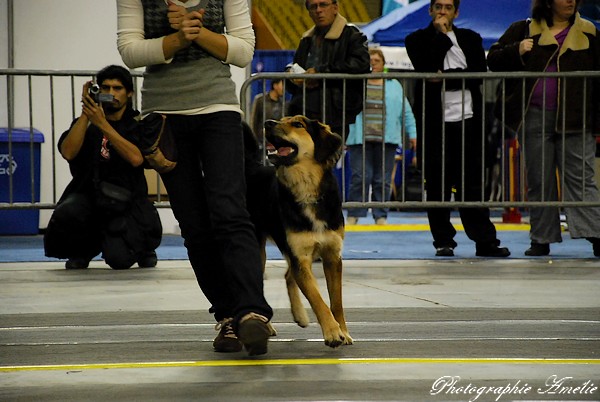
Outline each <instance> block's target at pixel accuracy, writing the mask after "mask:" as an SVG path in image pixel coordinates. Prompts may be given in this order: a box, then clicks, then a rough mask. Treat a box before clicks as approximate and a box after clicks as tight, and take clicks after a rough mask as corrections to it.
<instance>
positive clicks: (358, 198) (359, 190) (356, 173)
mask: <svg viewBox="0 0 600 402" xmlns="http://www.w3.org/2000/svg"><path fill="white" fill-rule="evenodd" d="M348 152H349V153H350V158H349V160H350V171H351V172H352V178H351V179H350V189H349V192H348V201H355V202H366V201H368V194H369V183H368V182H367V181H366V177H367V176H366V174H363V146H362V144H360V145H350V146H348ZM367 155H368V151H367V150H366V149H365V159H364V161H365V163H367V162H366V160H367V159H366V158H367ZM365 170H367V167H366V166H365ZM365 173H366V172H365ZM363 189H364V193H363ZM363 194H364V197H363ZM365 216H367V208H350V209H348V217H352V218H364V217H365Z"/></svg>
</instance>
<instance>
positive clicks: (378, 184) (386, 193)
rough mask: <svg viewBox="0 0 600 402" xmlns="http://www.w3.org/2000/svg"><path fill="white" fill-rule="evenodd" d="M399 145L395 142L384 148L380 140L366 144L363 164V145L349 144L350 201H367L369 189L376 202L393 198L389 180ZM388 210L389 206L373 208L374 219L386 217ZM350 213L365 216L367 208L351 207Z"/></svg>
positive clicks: (357, 216)
mask: <svg viewBox="0 0 600 402" xmlns="http://www.w3.org/2000/svg"><path fill="white" fill-rule="evenodd" d="M396 148H397V145H394V144H385V147H383V149H382V144H381V143H380V142H367V143H365V147H364V166H363V145H362V144H358V145H350V146H348V149H349V151H350V170H351V172H352V176H351V179H350V190H349V192H348V201H358V202H367V201H369V191H370V193H371V194H370V199H371V201H373V202H384V201H388V200H389V199H390V183H391V178H392V170H393V169H394V163H395V160H394V157H395V155H396ZM363 168H364V172H363ZM382 170H383V171H382ZM363 173H364V174H363ZM363 190H364V197H363ZM387 213H388V209H387V208H373V219H375V220H377V219H379V218H387ZM348 216H353V217H356V218H360V217H365V216H367V208H351V209H349V210H348Z"/></svg>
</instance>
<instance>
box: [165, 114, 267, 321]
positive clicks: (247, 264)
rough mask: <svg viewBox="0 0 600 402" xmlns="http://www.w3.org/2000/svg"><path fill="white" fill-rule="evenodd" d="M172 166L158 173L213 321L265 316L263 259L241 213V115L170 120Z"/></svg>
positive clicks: (243, 209)
mask: <svg viewBox="0 0 600 402" xmlns="http://www.w3.org/2000/svg"><path fill="white" fill-rule="evenodd" d="M167 119H168V120H167V121H168V123H169V124H170V125H171V128H172V131H173V133H174V136H175V143H176V146H177V152H178V158H177V166H176V167H175V169H173V170H172V171H171V172H169V173H167V174H163V175H162V179H163V182H164V184H165V187H166V189H167V192H168V194H169V201H170V203H171V207H172V209H173V213H174V215H175V218H176V219H177V221H178V222H179V226H180V228H181V235H182V237H183V238H184V240H185V242H184V244H185V247H186V248H187V252H188V257H189V259H190V263H191V265H192V268H193V269H194V273H195V274H196V279H197V280H198V284H199V285H200V288H201V289H202V291H203V292H204V294H205V295H206V297H207V299H208V301H209V302H210V303H211V304H212V307H211V310H210V311H211V312H213V313H214V315H215V318H216V320H217V321H220V320H222V319H224V318H228V317H234V318H235V319H236V320H235V321H236V322H237V320H239V318H241V317H242V316H243V315H245V314H246V313H249V312H256V313H259V314H262V315H264V316H266V317H267V318H269V319H270V318H271V316H272V315H273V311H272V309H271V307H270V306H269V305H268V303H267V301H266V300H265V297H264V293H263V272H262V260H261V257H260V252H259V247H258V242H257V240H256V235H255V233H254V226H253V225H252V223H251V222H250V216H249V214H248V211H247V209H246V180H245V176H244V160H243V158H244V149H243V137H242V126H241V117H240V115H239V113H236V112H217V113H211V114H205V115H193V116H183V115H168V117H167Z"/></svg>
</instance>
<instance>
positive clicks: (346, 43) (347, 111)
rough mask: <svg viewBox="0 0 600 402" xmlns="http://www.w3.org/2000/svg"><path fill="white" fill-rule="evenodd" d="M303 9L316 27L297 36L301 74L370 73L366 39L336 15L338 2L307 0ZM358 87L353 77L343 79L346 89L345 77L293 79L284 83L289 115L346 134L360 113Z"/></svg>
mask: <svg viewBox="0 0 600 402" xmlns="http://www.w3.org/2000/svg"><path fill="white" fill-rule="evenodd" d="M306 9H307V10H308V12H309V14H310V17H311V19H312V20H313V22H314V23H315V26H314V27H312V28H311V29H309V30H308V31H306V32H305V33H304V34H303V35H302V38H301V39H300V44H299V45H298V49H297V50H296V53H295V55H294V63H296V64H297V65H298V66H299V67H301V68H302V69H303V70H305V72H306V74H314V73H340V74H365V73H369V72H370V71H371V64H370V57H369V50H368V47H367V37H366V36H365V35H364V34H363V33H362V32H361V31H360V30H359V29H358V28H357V27H356V26H354V25H352V24H348V22H347V20H346V19H345V18H344V17H343V16H341V15H340V14H339V13H338V4H337V0H306ZM292 72H294V71H292ZM303 87H304V88H303ZM363 87H364V84H363V80H355V79H348V80H346V82H345V88H344V80H327V81H326V84H325V85H324V84H323V80H321V79H319V80H314V79H313V80H294V83H293V84H290V85H288V86H287V89H288V90H289V91H290V92H291V93H292V99H291V101H290V103H289V108H288V114H289V115H297V114H303V115H306V116H307V117H309V118H311V119H318V120H320V121H322V122H323V123H326V124H328V125H329V126H330V127H331V129H332V131H333V132H335V133H338V134H339V135H342V136H344V137H347V136H348V127H349V125H350V124H351V123H354V121H355V118H356V115H358V113H360V112H361V111H362V100H363ZM323 91H325V96H323ZM344 102H345V103H344ZM323 103H324V104H323ZM323 108H325V115H324V116H323Z"/></svg>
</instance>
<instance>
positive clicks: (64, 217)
mask: <svg viewBox="0 0 600 402" xmlns="http://www.w3.org/2000/svg"><path fill="white" fill-rule="evenodd" d="M94 216H95V212H94V206H93V203H92V201H91V199H90V198H88V197H87V196H86V195H84V194H80V193H73V194H70V195H68V196H67V197H66V198H65V199H64V200H63V201H62V202H61V203H60V204H58V205H57V206H56V208H55V210H54V212H53V213H52V216H51V218H50V221H49V222H48V228H47V230H46V233H45V234H44V250H45V255H46V256H48V257H56V258H68V259H77V260H81V261H82V262H83V261H85V262H86V264H85V267H87V263H89V261H90V260H91V259H92V258H94V257H95V256H96V255H98V254H99V253H100V251H101V241H102V236H101V231H100V227H99V223H98V219H95V218H94ZM85 267H83V268H85Z"/></svg>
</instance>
